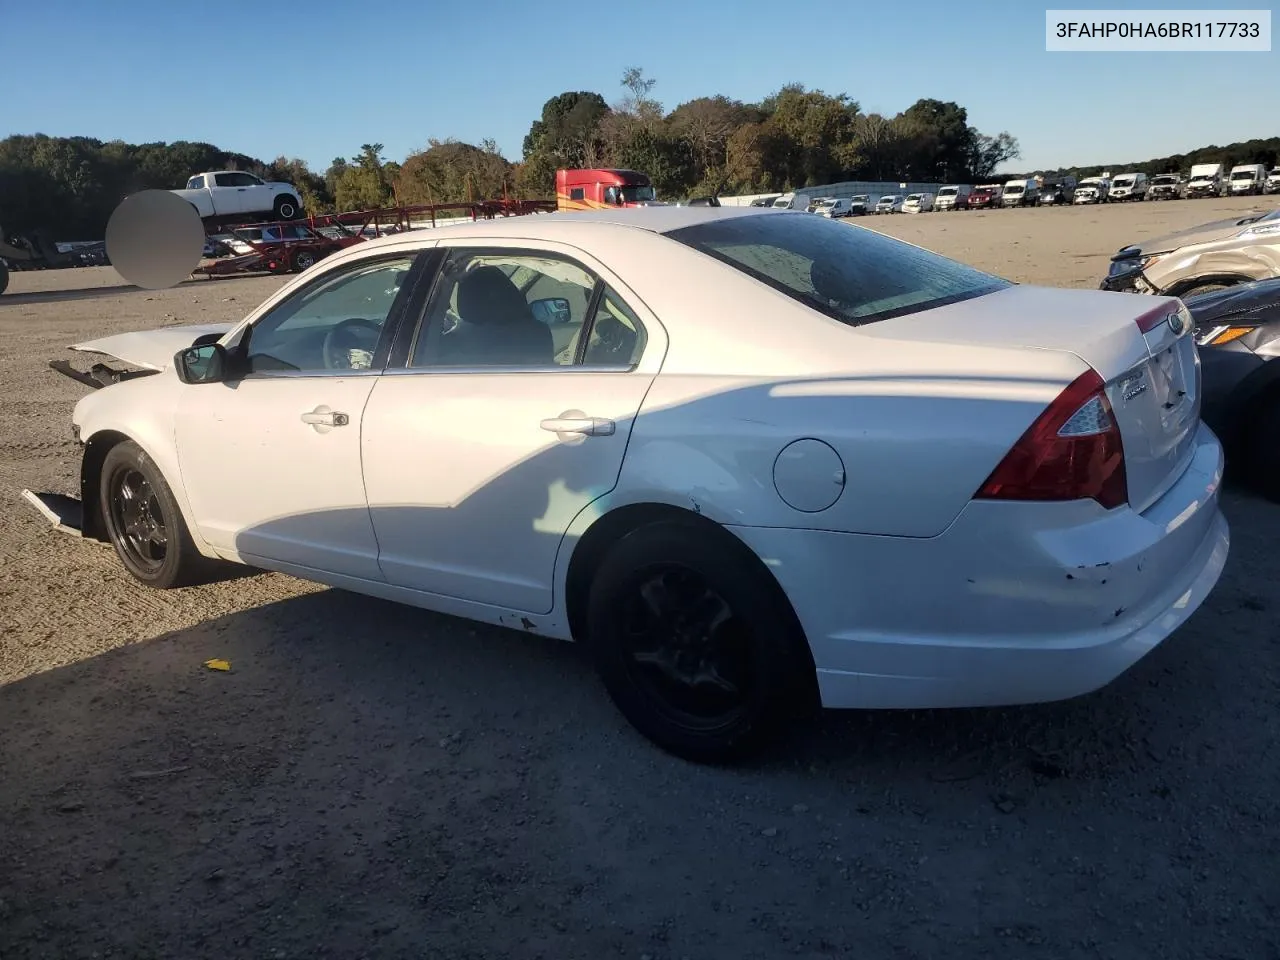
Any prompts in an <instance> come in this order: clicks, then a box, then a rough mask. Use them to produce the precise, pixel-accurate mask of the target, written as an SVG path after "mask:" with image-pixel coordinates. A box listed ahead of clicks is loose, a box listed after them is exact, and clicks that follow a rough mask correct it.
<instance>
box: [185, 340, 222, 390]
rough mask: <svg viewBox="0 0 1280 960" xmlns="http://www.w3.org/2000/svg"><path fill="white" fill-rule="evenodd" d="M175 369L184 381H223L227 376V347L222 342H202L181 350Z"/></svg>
mask: <svg viewBox="0 0 1280 960" xmlns="http://www.w3.org/2000/svg"><path fill="white" fill-rule="evenodd" d="M173 366H174V369H175V370H177V372H178V379H179V380H181V381H182V382H183V383H221V382H222V381H223V380H225V379H226V376H227V348H226V347H224V346H223V345H222V344H220V343H202V344H200V345H199V346H195V347H186V348H185V349H182V350H179V351H178V352H177V353H176V354H174V357H173Z"/></svg>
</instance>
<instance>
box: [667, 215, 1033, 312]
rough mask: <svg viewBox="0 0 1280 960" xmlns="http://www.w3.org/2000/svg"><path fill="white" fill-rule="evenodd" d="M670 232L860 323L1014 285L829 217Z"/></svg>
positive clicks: (724, 222) (745, 219) (743, 221)
mask: <svg viewBox="0 0 1280 960" xmlns="http://www.w3.org/2000/svg"><path fill="white" fill-rule="evenodd" d="M667 236H669V237H671V238H672V239H674V240H678V241H680V242H681V243H684V244H687V245H688V246H690V247H692V248H693V249H695V250H699V251H701V252H702V253H705V254H707V255H709V256H711V257H714V258H716V259H717V260H720V261H722V262H723V263H727V264H728V265H729V266H731V267H734V268H736V269H738V270H741V271H742V272H743V273H745V274H747V275H748V276H751V277H754V278H755V279H757V280H760V281H761V282H763V283H766V284H768V285H769V286H771V287H773V288H774V289H775V290H779V291H781V292H782V293H785V294H787V295H788V296H791V297H793V298H795V299H796V300H798V301H800V302H801V303H804V304H806V305H808V306H810V307H813V308H814V309H815V310H819V311H821V312H822V313H824V314H826V315H827V316H829V317H833V318H834V319H836V320H840V321H842V322H844V323H847V324H850V325H853V326H858V325H861V324H866V323H872V322H874V321H877V320H885V319H888V318H890V317H896V316H902V315H904V314H908V313H917V312H919V311H921V310H928V309H930V308H932V307H939V306H942V305H944V304H948V303H956V302H958V301H961V300H968V299H971V298H973V297H977V296H981V295H983V294H986V293H992V292H994V291H996V290H1002V289H1004V288H1006V287H1009V286H1012V284H1011V283H1010V282H1009V281H1007V280H1004V279H1002V278H1000V277H997V276H994V275H992V274H988V273H984V272H982V271H980V270H975V269H974V268H972V267H969V266H966V265H964V264H962V263H957V262H956V261H954V260H948V259H947V258H946V257H943V256H940V255H938V254H936V253H931V252H930V251H928V250H923V249H921V248H919V247H916V246H913V245H911V244H909V243H906V242H904V241H901V240H895V239H893V238H891V237H888V236H885V235H884V234H881V233H877V232H876V231H874V230H865V229H861V228H857V227H854V228H851V227H849V226H847V225H845V224H839V223H834V222H832V221H830V220H827V219H824V218H822V217H800V216H795V217H786V216H781V217H780V216H773V215H770V216H759V215H757V216H741V217H731V218H726V219H720V220H713V221H711V222H708V223H699V224H696V225H694V226H690V227H682V228H680V229H677V230H673V231H671V232H669V233H668V234H667Z"/></svg>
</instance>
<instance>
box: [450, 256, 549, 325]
mask: <svg viewBox="0 0 1280 960" xmlns="http://www.w3.org/2000/svg"><path fill="white" fill-rule="evenodd" d="M458 313H459V315H460V316H461V317H462V319H463V321H464V322H466V323H470V324H475V325H477V326H479V325H482V324H507V323H524V322H528V321H533V322H534V323H536V322H537V321H536V320H535V319H534V316H533V313H532V312H531V311H530V310H529V305H528V304H527V303H526V302H525V299H524V296H523V295H522V294H521V293H520V291H519V289H517V287H516V285H515V284H514V283H512V282H511V281H510V280H509V279H508V278H507V275H506V274H505V273H503V272H502V271H501V270H499V269H498V268H497V267H494V266H483V267H477V268H476V269H475V270H472V271H470V272H469V273H468V274H467V275H466V276H464V277H463V278H462V282H461V283H460V284H458Z"/></svg>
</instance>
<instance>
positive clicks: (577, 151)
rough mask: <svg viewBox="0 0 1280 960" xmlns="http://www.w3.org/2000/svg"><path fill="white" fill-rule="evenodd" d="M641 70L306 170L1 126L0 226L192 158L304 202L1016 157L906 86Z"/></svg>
mask: <svg viewBox="0 0 1280 960" xmlns="http://www.w3.org/2000/svg"><path fill="white" fill-rule="evenodd" d="M655 85H656V84H655V81H654V80H653V79H651V78H649V77H646V76H645V74H644V71H643V70H641V69H640V68H635V67H633V68H629V69H628V70H626V72H625V73H624V75H623V77H622V79H621V83H620V88H621V95H620V96H619V97H618V99H617V100H616V102H614V103H612V104H610V103H609V102H607V101H606V99H605V98H604V96H602V95H601V94H599V93H595V92H590V91H567V92H564V93H561V94H558V95H557V96H554V97H552V98H550V99H549V100H547V101H546V103H545V104H544V105H543V107H542V111H541V114H540V115H539V116H538V117H537V118H536V119H534V120H533V121H532V123H531V125H530V128H529V133H528V135H527V136H526V137H525V138H524V143H523V150H522V154H523V155H522V157H521V158H520V159H519V160H518V161H512V160H508V159H507V158H505V157H503V156H502V154H501V152H500V151H499V150H498V147H497V145H496V144H495V143H494V142H493V141H491V140H487V141H483V142H481V143H479V144H471V143H462V142H459V141H457V140H451V139H432V140H429V141H428V142H427V144H426V146H425V147H424V148H423V149H421V150H418V151H416V152H414V153H412V154H410V155H409V156H408V157H405V158H404V159H403V160H401V161H395V160H389V159H387V158H386V157H385V156H384V155H383V145H382V144H380V143H366V144H362V145H361V147H360V150H359V152H358V153H356V154H355V155H353V156H350V157H337V158H335V159H334V160H333V161H332V162H331V163H330V164H329V166H328V168H327V169H325V170H324V171H315V170H312V169H310V168H309V167H308V165H307V164H306V163H305V162H304V161H302V160H300V159H297V158H291V157H287V156H280V157H277V158H275V159H274V160H270V161H264V160H261V159H259V158H257V157H250V156H247V155H245V154H241V153H235V152H229V151H226V150H222V149H220V148H218V147H217V146H215V145H213V144H210V143H193V142H187V141H178V142H174V143H144V144H129V143H124V142H122V141H119V140H113V141H107V142H104V141H101V140H97V139H93V138H90V137H49V136H45V135H43V134H33V135H15V136H10V137H8V138H6V139H4V140H2V141H0V228H2V229H4V230H5V231H7V232H8V233H9V234H21V233H24V232H28V231H31V230H34V229H37V228H47V229H50V230H52V231H53V232H54V233H55V234H56V235H57V236H58V237H60V238H73V237H74V238H84V239H90V238H94V237H100V236H102V233H103V231H104V229H105V227H106V222H107V220H108V218H109V217H110V215H111V212H112V211H113V210H114V209H115V207H116V205H117V204H119V202H120V201H121V200H122V199H124V197H126V196H128V195H129V194H130V193H133V192H136V191H138V190H143V189H173V188H177V187H181V186H182V185H183V184H185V183H186V181H187V179H188V178H189V177H190V176H192V175H193V174H195V173H199V172H201V171H204V170H218V169H234V170H247V171H249V172H251V173H254V174H257V175H258V176H261V177H264V178H266V179H271V180H285V181H288V182H291V183H293V184H295V185H296V186H297V187H298V189H299V191H300V192H301V194H302V196H301V197H300V199H301V200H302V202H303V206H304V207H305V209H306V211H307V212H308V213H312V214H319V213H328V212H333V211H345V210H360V209H370V208H375V207H383V206H390V205H394V204H416V203H454V202H462V201H468V200H479V199H492V198H496V197H501V196H520V197H552V196H554V194H555V171H556V169H557V168H559V167H566V166H567V167H575V166H576V167H582V166H588V167H601V166H603V167H626V168H630V169H635V170H642V171H644V172H645V173H647V174H648V175H649V176H650V177H651V178H652V180H653V183H654V186H655V187H656V188H657V190H658V193H659V196H660V197H661V198H663V199H668V200H676V199H682V198H688V197H692V196H706V195H713V194H731V193H764V192H773V191H776V192H782V191H784V190H789V189H797V188H801V187H805V186H813V185H817V184H822V183H830V182H833V181H837V180H847V179H870V180H898V179H903V180H923V181H931V180H938V181H944V180H960V181H969V180H974V179H984V178H986V177H989V176H990V175H991V174H992V173H993V172H994V170H995V168H996V167H997V166H999V165H1000V164H1001V163H1003V162H1005V161H1006V160H1009V159H1011V158H1014V157H1017V156H1018V155H1019V152H1018V144H1017V141H1016V140H1015V139H1014V138H1013V137H1012V136H1010V135H1009V134H1008V133H1001V134H999V135H996V136H988V135H986V134H983V133H981V132H979V131H978V130H976V129H975V128H974V127H972V126H971V125H970V124H969V122H968V118H967V114H966V111H965V109H964V108H963V107H961V106H960V105H958V104H956V103H952V102H943V101H939V100H920V101H918V102H916V103H915V104H913V105H912V106H910V107H908V108H907V109H906V110H904V111H902V112H901V113H899V114H897V115H896V116H892V117H886V116H882V115H880V114H877V113H864V112H863V111H862V110H861V108H860V106H859V104H858V102H857V101H855V100H853V99H851V98H850V97H848V96H847V95H845V94H835V95H831V94H827V93H824V92H823V91H821V90H809V89H807V88H806V87H805V86H804V85H802V84H798V83H796V84H789V85H787V86H784V87H782V88H781V89H780V90H778V91H777V92H775V93H773V94H772V95H770V96H768V97H766V98H765V99H764V100H762V101H761V102H759V103H744V102H742V101H740V100H734V99H732V98H730V97H726V96H709V97H699V98H697V99H694V100H690V101H688V102H685V103H681V104H679V105H678V106H676V107H675V108H674V109H673V110H670V111H668V110H666V109H664V107H663V105H662V103H661V102H660V101H659V100H658V99H657V98H656V97H655V95H654V87H655Z"/></svg>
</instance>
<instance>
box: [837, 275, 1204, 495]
mask: <svg viewBox="0 0 1280 960" xmlns="http://www.w3.org/2000/svg"><path fill="white" fill-rule="evenodd" d="M1153 300H1154V302H1153ZM1171 317H1172V318H1174V319H1173V320H1172V321H1171V320H1170V318H1171ZM1140 318H1144V319H1143V326H1145V327H1146V328H1147V331H1146V332H1145V333H1144V332H1143V330H1142V329H1141V328H1140V326H1139V319H1140ZM1031 319H1034V320H1035V323H1034V324H1030V323H1028V321H1029V320H1031ZM1191 327H1192V323H1191V315H1190V313H1189V312H1187V310H1186V308H1185V307H1184V306H1183V305H1182V303H1181V301H1179V300H1177V299H1174V298H1168V297H1159V298H1151V297H1143V298H1136V297H1131V296H1127V295H1125V294H1118V293H1108V292H1104V291H1093V290H1068V289H1058V288H1044V287H1028V286H1017V285H1015V286H1012V287H1009V288H1006V289H1004V290H1000V291H998V292H996V293H992V294H988V295H985V296H981V297H976V298H974V299H971V300H965V301H961V302H959V303H955V304H950V305H947V306H943V307H938V308H935V309H932V310H926V311H922V312H920V313H915V314H910V315H907V316H902V317H896V318H893V319H889V320H884V321H881V322H879V323H872V324H867V325H865V326H862V327H859V328H858V329H859V332H861V333H864V334H867V335H870V336H876V337H886V338H893V339H895V340H906V341H923V342H931V343H946V342H954V343H957V344H960V343H965V344H972V345H979V346H990V347H1000V348H1008V347H1024V348H1028V349H1033V350H1053V351H1062V352H1066V353H1072V354H1075V355H1076V356H1077V357H1079V358H1080V359H1081V360H1082V361H1084V362H1085V363H1087V364H1088V365H1089V366H1091V367H1092V368H1093V369H1094V370H1096V371H1097V372H1098V374H1099V375H1100V376H1101V377H1102V379H1103V380H1105V381H1106V383H1107V398H1108V400H1109V401H1110V403H1111V407H1112V410H1113V413H1114V415H1115V417H1116V421H1117V423H1118V425H1119V428H1120V435H1121V439H1122V441H1123V444H1124V451H1125V472H1126V474H1127V478H1128V487H1129V502H1130V505H1131V506H1132V507H1133V509H1135V510H1138V511H1142V510H1145V509H1146V508H1147V507H1148V506H1150V505H1151V504H1152V503H1153V502H1155V501H1156V500H1157V499H1159V497H1160V496H1161V495H1162V494H1163V493H1164V492H1165V491H1166V490H1167V489H1168V488H1169V487H1170V486H1172V485H1173V483H1174V482H1175V481H1176V480H1177V478H1178V477H1179V476H1181V474H1182V471H1183V470H1185V469H1186V466H1187V464H1188V463H1189V462H1190V457H1191V455H1192V453H1193V452H1194V451H1193V447H1194V442H1195V433H1196V428H1197V427H1198V425H1199V421H1200V374H1199V366H1200V361H1199V355H1198V354H1197V352H1196V347H1195V341H1194V338H1193V336H1192V335H1191ZM1064 386H1065V384H1064Z"/></svg>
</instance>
